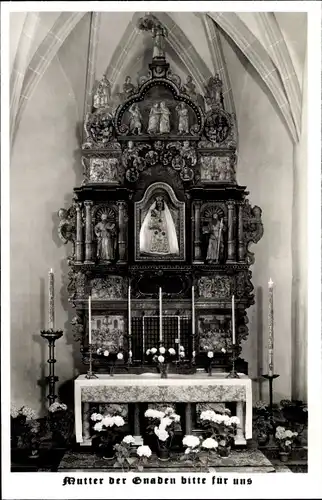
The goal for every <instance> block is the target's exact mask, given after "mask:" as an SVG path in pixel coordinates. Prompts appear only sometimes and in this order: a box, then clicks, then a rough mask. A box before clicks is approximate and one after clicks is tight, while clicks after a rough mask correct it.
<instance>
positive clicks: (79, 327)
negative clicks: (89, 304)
mask: <svg viewBox="0 0 322 500" xmlns="http://www.w3.org/2000/svg"><path fill="white" fill-rule="evenodd" d="M71 325H72V331H73V337H74V339H75V341H76V342H81V343H83V339H84V333H85V326H84V319H83V314H82V313H80V312H76V315H75V316H74V317H73V319H72V320H71Z"/></svg>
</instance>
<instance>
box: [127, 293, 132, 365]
mask: <svg viewBox="0 0 322 500" xmlns="http://www.w3.org/2000/svg"><path fill="white" fill-rule="evenodd" d="M131 323H132V313H131V285H129V291H128V332H129V362H130V363H131V361H132V338H131V335H132V324H131Z"/></svg>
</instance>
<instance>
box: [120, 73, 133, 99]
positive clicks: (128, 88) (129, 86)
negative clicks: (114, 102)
mask: <svg viewBox="0 0 322 500" xmlns="http://www.w3.org/2000/svg"><path fill="white" fill-rule="evenodd" d="M134 91H135V87H134V85H133V83H132V82H131V77H130V76H127V77H126V78H125V83H124V85H123V92H124V96H125V99H127V98H128V97H129V96H130V95H131V94H133V93H134Z"/></svg>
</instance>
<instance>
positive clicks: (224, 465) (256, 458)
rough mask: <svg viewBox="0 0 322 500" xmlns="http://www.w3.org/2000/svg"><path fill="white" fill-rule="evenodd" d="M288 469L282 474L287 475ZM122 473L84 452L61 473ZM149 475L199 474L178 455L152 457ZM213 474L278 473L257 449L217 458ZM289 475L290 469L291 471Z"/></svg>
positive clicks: (68, 457)
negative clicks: (162, 457) (164, 459)
mask: <svg viewBox="0 0 322 500" xmlns="http://www.w3.org/2000/svg"><path fill="white" fill-rule="evenodd" d="M285 469H286V468H285V467H284V468H283V470H281V472H287V471H286V470H285ZM90 471H91V472H122V470H121V468H115V467H113V461H111V462H109V461H108V460H105V459H104V458H101V457H99V456H97V455H96V454H95V453H93V452H92V453H84V452H76V451H68V452H66V454H65V455H64V457H63V458H62V460H61V462H60V464H59V466H58V472H64V473H67V472H90ZM144 471H145V472H156V473H161V472H195V470H194V468H193V467H190V466H187V465H186V464H184V462H181V461H180V460H179V458H176V457H175V455H173V457H172V458H171V460H170V461H168V462H161V461H160V460H158V458H157V457H156V456H154V455H153V456H152V457H151V459H150V461H149V467H148V468H145V469H144ZM209 471H210V472H217V473H224V472H236V473H245V474H251V473H254V472H261V473H263V472H277V468H276V466H274V465H273V464H272V463H271V462H270V460H268V458H267V457H265V455H264V454H263V453H262V452H261V451H260V450H255V449H250V450H249V449H246V450H233V451H232V452H231V454H230V456H229V457H216V458H213V459H212V460H211V462H210V463H209ZM288 472H290V470H289V469H288Z"/></svg>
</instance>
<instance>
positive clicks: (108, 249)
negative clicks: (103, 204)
mask: <svg viewBox="0 0 322 500" xmlns="http://www.w3.org/2000/svg"><path fill="white" fill-rule="evenodd" d="M94 231H95V234H96V236H97V258H98V259H99V260H103V261H106V262H111V261H112V260H114V259H115V253H116V233H117V231H116V224H115V222H113V221H111V220H108V218H107V215H106V214H105V213H103V214H102V215H101V221H100V222H98V224H96V226H95V228H94Z"/></svg>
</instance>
